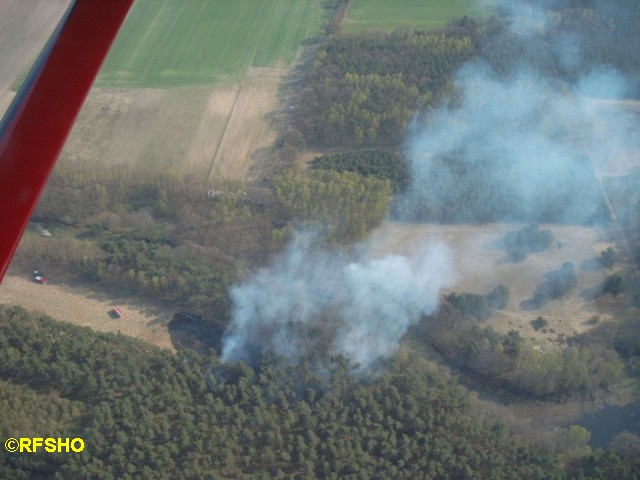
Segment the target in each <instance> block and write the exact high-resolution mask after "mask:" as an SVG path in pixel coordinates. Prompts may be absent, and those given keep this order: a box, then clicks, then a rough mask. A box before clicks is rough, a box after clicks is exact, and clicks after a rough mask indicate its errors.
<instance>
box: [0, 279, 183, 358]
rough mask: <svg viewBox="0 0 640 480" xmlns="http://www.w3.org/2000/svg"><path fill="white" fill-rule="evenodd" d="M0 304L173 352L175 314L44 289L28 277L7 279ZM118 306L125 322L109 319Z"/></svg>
mask: <svg viewBox="0 0 640 480" xmlns="http://www.w3.org/2000/svg"><path fill="white" fill-rule="evenodd" d="M0 304H5V305H20V306H22V307H24V308H26V309H27V310H31V311H36V312H41V313H44V314H46V315H49V316H51V317H53V318H54V319H56V320H61V321H65V322H69V323H73V324H75V325H82V326H87V327H91V328H92V329H94V330H96V331H99V332H112V333H116V332H121V333H122V334H124V335H129V336H132V337H137V338H139V339H141V340H144V341H145V342H149V343H151V344H154V345H157V346H158V347H161V348H166V349H170V350H173V346H172V345H171V340H170V338H169V332H168V330H167V323H168V322H169V321H170V320H171V318H172V316H173V312H170V311H161V310H159V309H157V308H153V307H150V306H148V305H142V304H139V303H136V302H130V301H129V299H127V298H121V297H109V296H107V295H103V294H100V293H97V292H95V291H92V290H89V289H88V288H82V287H72V286H69V285H66V284H56V283H55V282H52V281H50V282H49V283H48V284H47V285H40V284H37V283H35V282H32V281H31V279H30V278H29V277H28V276H26V275H25V276H24V277H23V276H18V275H7V276H6V277H5V278H4V280H3V282H2V284H0ZM115 305H118V306H119V307H120V308H121V309H122V310H123V311H124V313H125V316H124V318H121V319H114V318H112V317H111V316H110V315H109V311H110V310H111V308H113V306H115Z"/></svg>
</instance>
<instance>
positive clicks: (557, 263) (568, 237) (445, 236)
mask: <svg viewBox="0 0 640 480" xmlns="http://www.w3.org/2000/svg"><path fill="white" fill-rule="evenodd" d="M521 227H522V225H506V224H489V225H446V226H442V225H424V224H402V223H396V222H386V223H384V224H383V225H382V226H381V227H380V228H379V229H378V230H377V231H376V232H375V234H374V239H373V244H374V245H379V247H377V249H378V254H383V253H387V252H395V253H403V254H408V253H410V251H411V250H412V249H414V248H416V246H418V245H420V244H424V243H425V242H427V243H428V242H429V241H430V240H439V241H442V242H444V243H446V244H447V245H448V246H449V248H451V250H452V256H453V264H454V268H455V271H456V273H457V276H458V281H457V284H456V286H455V287H454V288H453V289H452V290H454V291H457V292H470V293H478V294H486V293H488V292H489V291H491V290H492V289H493V288H495V287H496V286H498V285H501V284H503V285H505V286H507V287H508V288H509V291H510V301H509V304H508V305H507V307H506V308H505V309H504V310H501V311H499V312H497V313H496V314H495V315H494V316H493V317H492V318H491V319H489V320H488V321H487V325H491V326H492V327H493V328H494V329H496V330H497V331H499V332H502V333H506V332H508V331H509V330H518V331H519V332H520V334H521V335H522V336H523V337H524V338H526V339H529V340H531V341H532V342H533V343H535V344H537V345H541V346H543V347H545V348H546V347H550V346H552V345H556V344H557V343H556V342H557V341H558V339H559V337H560V336H561V335H564V336H566V337H570V336H572V335H576V334H579V333H582V332H585V331H586V330H588V329H589V328H592V327H591V326H590V325H589V324H588V323H587V321H588V320H589V319H590V318H592V317H593V316H594V315H599V316H600V318H601V322H602V321H607V320H610V319H611V318H613V315H614V313H615V311H616V309H617V308H618V302H616V301H611V299H608V300H607V299H606V297H605V300H604V301H600V302H596V301H594V300H588V299H587V298H585V295H584V294H585V293H586V292H587V291H588V289H590V288H593V287H596V286H597V285H599V284H600V283H601V282H602V281H603V280H604V278H605V277H606V276H607V275H610V274H611V273H612V270H607V269H598V270H594V269H590V268H588V262H589V260H593V259H594V258H595V257H597V256H598V255H599V253H600V252H601V251H602V250H604V249H606V248H607V247H608V246H611V245H612V243H611V242H610V241H609V233H610V232H608V231H606V230H601V229H595V228H588V227H581V226H566V225H541V226H540V228H541V229H546V230H550V231H551V232H552V234H553V238H554V240H553V243H552V245H551V247H550V248H549V250H547V251H544V252H538V253H533V254H530V255H529V256H527V258H526V259H525V260H523V261H522V262H518V263H513V262H512V261H510V260H509V258H508V257H507V254H506V252H505V251H504V250H503V249H501V248H500V247H499V246H498V244H497V242H498V241H499V240H500V239H501V238H503V237H504V235H506V233H507V232H509V231H515V230H518V229H519V228H521ZM564 262H572V263H573V264H574V267H575V269H576V273H577V275H578V285H577V286H576V287H575V288H574V289H573V290H572V291H571V292H570V293H569V294H567V295H565V296H563V297H562V298H560V299H557V300H553V301H551V302H549V303H547V304H546V305H545V306H543V307H542V308H540V309H537V310H524V309H523V308H522V307H521V303H522V302H523V301H525V300H527V299H529V298H531V297H532V296H533V293H534V291H535V289H536V287H537V285H538V284H540V283H541V282H542V281H543V280H544V278H543V275H544V274H545V273H547V272H549V271H551V270H556V269H558V268H560V267H561V266H562V264H563V263H564ZM444 293H448V292H444ZM538 316H543V317H544V318H546V319H547V320H548V322H549V324H548V326H547V331H546V333H545V332H543V331H542V330H539V331H535V330H534V329H533V328H532V327H531V325H530V322H531V321H532V320H535V319H536V318H537V317H538ZM551 329H553V330H554V332H551Z"/></svg>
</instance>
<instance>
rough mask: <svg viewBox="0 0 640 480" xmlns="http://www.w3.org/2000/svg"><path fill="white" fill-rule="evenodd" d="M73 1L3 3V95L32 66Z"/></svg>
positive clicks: (0, 59) (0, 51)
mask: <svg viewBox="0 0 640 480" xmlns="http://www.w3.org/2000/svg"><path fill="white" fill-rule="evenodd" d="M70 3H71V0H2V1H1V2H0V98H2V97H4V95H5V94H6V93H7V92H8V91H9V90H10V88H11V86H12V85H13V83H14V82H15V81H16V79H17V78H18V77H20V75H22V74H23V73H24V72H25V70H26V69H27V68H28V67H29V65H31V64H32V63H33V62H34V61H35V60H36V58H37V57H38V54H39V53H40V51H41V50H42V49H43V48H44V46H45V44H46V42H47V39H48V38H49V37H50V36H51V33H52V32H53V30H54V29H55V27H56V25H57V24H58V22H59V21H60V19H61V18H62V16H63V14H64V12H65V11H66V10H67V7H68V6H69V4H70Z"/></svg>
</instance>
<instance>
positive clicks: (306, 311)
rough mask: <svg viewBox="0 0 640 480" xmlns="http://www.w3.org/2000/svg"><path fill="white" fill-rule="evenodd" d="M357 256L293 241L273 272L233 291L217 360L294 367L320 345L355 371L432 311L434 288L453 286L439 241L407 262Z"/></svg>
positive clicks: (307, 239) (303, 238) (304, 238)
mask: <svg viewBox="0 0 640 480" xmlns="http://www.w3.org/2000/svg"><path fill="white" fill-rule="evenodd" d="M369 253H370V250H369V248H367V247H366V246H363V248H362V249H361V250H360V253H359V254H357V258H355V259H349V258H347V257H346V256H340V255H336V254H329V253H326V252H322V251H319V250H317V249H316V248H314V242H313V238H312V236H311V235H308V234H306V235H300V236H298V237H297V238H296V240H295V241H294V242H293V243H292V245H291V246H290V247H289V248H288V250H287V251H286V252H285V254H284V255H283V256H282V257H281V258H280V259H278V260H277V261H276V262H275V263H274V264H273V266H272V267H270V268H268V269H265V270H262V271H260V272H259V273H258V274H257V275H255V276H254V277H253V278H252V279H250V280H249V281H247V282H246V283H243V284H241V285H238V286H236V287H234V288H233V289H232V291H231V296H232V299H233V303H234V312H233V313H234V314H233V323H232V324H231V327H230V328H229V330H228V331H227V334H226V336H225V340H226V341H225V346H224V350H223V354H222V359H223V360H225V361H226V360H239V359H243V360H250V359H251V356H252V355H253V354H255V353H256V350H257V351H260V350H263V349H264V348H269V347H270V348H273V349H274V350H275V351H276V352H277V353H278V354H280V355H282V356H284V357H286V358H288V359H290V360H292V361H295V360H297V359H298V358H299V357H301V356H303V355H305V354H306V353H308V352H309V351H310V350H311V348H312V347H313V346H314V343H317V342H322V341H323V340H326V341H327V342H328V345H327V347H328V350H329V351H330V353H331V354H334V355H336V354H341V355H344V356H345V357H347V358H349V359H350V360H351V361H352V362H353V363H356V364H359V365H360V366H361V367H363V368H364V367H367V366H369V365H370V364H371V363H372V362H374V361H375V360H376V359H378V358H380V357H386V356H389V355H391V354H392V353H393V352H394V351H395V349H396V348H397V346H398V343H399V341H400V339H401V338H402V336H403V335H404V333H405V332H406V331H407V329H408V328H409V326H411V325H412V324H414V323H416V322H417V321H418V320H419V319H420V318H421V316H422V315H429V314H431V313H433V312H434V311H435V310H436V308H437V306H438V301H439V295H440V290H441V289H442V288H445V287H450V286H452V285H453V282H454V275H453V269H452V267H451V253H450V251H449V249H448V248H447V247H446V246H445V245H443V244H441V243H429V244H427V245H425V246H421V247H419V248H417V249H416V250H415V252H414V254H413V255H411V256H400V255H388V256H385V257H382V258H373V257H372V256H370V255H369Z"/></svg>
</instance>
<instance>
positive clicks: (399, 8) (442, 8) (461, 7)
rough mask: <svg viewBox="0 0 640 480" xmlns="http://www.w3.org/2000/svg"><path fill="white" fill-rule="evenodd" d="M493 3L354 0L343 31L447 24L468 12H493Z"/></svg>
mask: <svg viewBox="0 0 640 480" xmlns="http://www.w3.org/2000/svg"><path fill="white" fill-rule="evenodd" d="M490 3H491V2H490V1H487V0H485V1H484V2H480V1H479V0H402V1H401V2H399V1H396V0H352V2H351V5H350V6H349V12H348V14H347V18H346V19H345V21H344V24H343V31H344V32H359V31H362V30H384V31H392V30H394V29H396V28H397V27H400V26H409V27H415V28H427V29H428V28H437V27H443V26H445V25H446V24H447V23H448V22H450V21H451V20H453V19H454V18H459V17H463V16H464V15H469V16H470V17H473V16H484V15H491V14H492V13H493V11H494V8H493V7H492V6H491V5H490Z"/></svg>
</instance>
